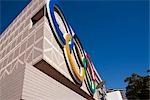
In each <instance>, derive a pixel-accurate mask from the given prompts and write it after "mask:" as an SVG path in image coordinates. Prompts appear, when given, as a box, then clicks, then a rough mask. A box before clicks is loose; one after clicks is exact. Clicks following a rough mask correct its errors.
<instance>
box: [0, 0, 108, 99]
mask: <svg viewBox="0 0 150 100" xmlns="http://www.w3.org/2000/svg"><path fill="white" fill-rule="evenodd" d="M70 99H71V100H106V90H105V86H104V85H103V84H102V79H101V78H100V76H99V74H98V73H97V71H96V69H95V67H94V64H93V63H92V61H91V60H90V57H89V55H88V54H87V53H86V51H85V50H84V48H83V47H82V44H81V42H80V40H79V38H78V37H77V35H76V33H74V31H73V29H72V28H71V26H70V25H69V24H68V23H67V20H66V19H65V17H64V15H63V13H62V10H61V9H60V8H59V6H58V4H57V1H56V0H32V1H31V2H30V3H29V4H28V5H27V6H26V7H25V8H24V9H23V10H22V12H21V13H20V14H19V15H18V16H17V17H16V19H15V20H14V21H13V22H12V23H11V24H10V25H9V26H8V28H7V29H6V30H5V31H4V32H3V33H2V35H1V36H0V100H70Z"/></svg>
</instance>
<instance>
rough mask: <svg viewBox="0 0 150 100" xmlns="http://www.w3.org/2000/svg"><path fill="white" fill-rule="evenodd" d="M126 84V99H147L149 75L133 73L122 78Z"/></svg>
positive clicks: (149, 89) (149, 85) (149, 88)
mask: <svg viewBox="0 0 150 100" xmlns="http://www.w3.org/2000/svg"><path fill="white" fill-rule="evenodd" d="M124 81H125V82H126V83H127V84H128V85H127V87H126V96H127V98H128V100H133V99H135V100H142V99H144V100H149V93H150V76H149V75H148V76H140V75H138V74H135V73H133V74H132V75H131V76H130V77H127V78H126V79H125V80H124Z"/></svg>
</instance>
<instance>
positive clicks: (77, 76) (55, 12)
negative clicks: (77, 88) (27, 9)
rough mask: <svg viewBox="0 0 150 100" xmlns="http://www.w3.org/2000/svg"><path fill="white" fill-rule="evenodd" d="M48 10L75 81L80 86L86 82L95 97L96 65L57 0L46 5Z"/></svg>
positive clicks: (51, 0) (52, 0)
mask: <svg viewBox="0 0 150 100" xmlns="http://www.w3.org/2000/svg"><path fill="white" fill-rule="evenodd" d="M46 8H47V13H48V20H49V22H50V24H51V26H52V30H53V31H54V35H55V37H56V39H57V40H58V42H59V44H60V45H61V47H62V48H63V51H64V56H65V58H66V61H67V64H68V67H69V71H70V72H71V75H72V76H73V79H74V80H75V82H76V83H77V84H80V85H82V82H83V81H85V83H86V86H87V89H88V91H89V92H90V94H92V95H93V94H94V93H95V90H96V74H95V72H94V64H93V63H92V61H91V60H90V57H89V55H88V54H87V53H86V52H85V50H84V49H83V46H82V44H81V42H80V40H79V38H78V37H77V35H76V34H75V32H74V31H73V29H72V27H71V26H70V25H69V24H68V23H67V21H66V19H65V17H64V15H63V13H62V11H61V9H60V7H59V6H58V4H57V0H49V2H47V4H46Z"/></svg>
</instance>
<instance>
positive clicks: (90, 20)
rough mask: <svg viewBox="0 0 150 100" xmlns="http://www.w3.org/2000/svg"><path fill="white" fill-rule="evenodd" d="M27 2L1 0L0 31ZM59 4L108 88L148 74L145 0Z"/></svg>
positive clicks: (60, 2) (121, 86)
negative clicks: (132, 75) (133, 74)
mask: <svg viewBox="0 0 150 100" xmlns="http://www.w3.org/2000/svg"><path fill="white" fill-rule="evenodd" d="M28 3H29V0H22V1H19V0H14V1H13V0H11V1H7V2H6V1H2V2H1V14H0V19H1V20H0V23H1V24H0V25H1V27H0V33H2V32H3V31H4V29H5V28H6V27H7V26H8V25H9V24H10V23H11V21H12V20H13V19H14V18H15V17H16V16H17V15H18V14H19V13H20V12H21V10H22V9H23V8H24V7H25V5H27V4H28ZM59 4H60V6H61V8H62V10H63V12H64V14H65V17H66V19H67V21H68V23H69V24H70V25H72V26H73V28H74V30H75V32H76V34H77V35H78V37H79V38H80V40H81V42H82V44H83V47H84V48H85V50H86V51H87V52H88V53H89V55H90V57H91V59H92V60H93V63H94V64H95V67H96V68H97V70H98V72H99V73H100V75H101V77H102V79H103V80H105V81H106V87H107V88H119V89H121V88H123V89H124V88H125V86H126V84H125V83H124V79H125V77H127V76H129V75H131V74H132V73H138V74H140V75H147V73H146V70H147V69H148V66H149V60H148V55H149V53H148V46H149V45H148V38H149V37H148V34H149V33H148V31H149V30H148V28H149V19H148V17H149V13H148V12H149V9H148V6H149V5H148V4H149V3H148V0H147V1H146V0H138V1H136V0H131V1H129V0H128V1H125V0H123V1H119V0H115V1H112V0H106V1H104V0H102V1H101V0H94V1H92V0H91V1H90V0H88V1H82V0H77V1H76V0H73V1H69V0H65V1H63V0H61V1H59Z"/></svg>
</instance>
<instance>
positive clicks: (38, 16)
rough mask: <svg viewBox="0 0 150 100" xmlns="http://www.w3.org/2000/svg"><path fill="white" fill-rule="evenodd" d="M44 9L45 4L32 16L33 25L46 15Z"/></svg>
mask: <svg viewBox="0 0 150 100" xmlns="http://www.w3.org/2000/svg"><path fill="white" fill-rule="evenodd" d="M44 10H45V6H44V7H43V8H42V9H41V10H39V11H38V12H37V13H36V14H35V15H34V16H33V17H32V18H31V20H32V23H33V25H34V24H36V23H37V22H38V21H39V20H40V19H41V18H42V17H43V16H44Z"/></svg>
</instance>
